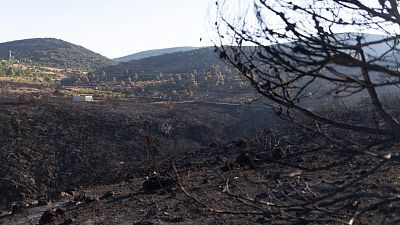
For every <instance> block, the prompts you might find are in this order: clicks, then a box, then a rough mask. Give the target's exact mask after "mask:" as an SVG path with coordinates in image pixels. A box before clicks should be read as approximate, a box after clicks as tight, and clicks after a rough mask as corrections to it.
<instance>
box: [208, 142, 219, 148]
mask: <svg viewBox="0 0 400 225" xmlns="http://www.w3.org/2000/svg"><path fill="white" fill-rule="evenodd" d="M208 147H209V148H216V147H218V145H217V144H216V143H211V144H210V145H208Z"/></svg>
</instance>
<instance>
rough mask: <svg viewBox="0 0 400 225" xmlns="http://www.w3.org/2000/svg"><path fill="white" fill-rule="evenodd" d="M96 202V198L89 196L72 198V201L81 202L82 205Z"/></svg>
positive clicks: (83, 195)
mask: <svg viewBox="0 0 400 225" xmlns="http://www.w3.org/2000/svg"><path fill="white" fill-rule="evenodd" d="M96 200H97V199H96V198H94V197H92V196H89V195H85V194H82V195H78V196H76V197H75V198H74V201H77V202H82V203H91V202H94V201H96Z"/></svg>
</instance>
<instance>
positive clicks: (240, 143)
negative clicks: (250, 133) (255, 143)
mask: <svg viewBox="0 0 400 225" xmlns="http://www.w3.org/2000/svg"><path fill="white" fill-rule="evenodd" d="M234 144H235V146H236V147H238V148H246V147H247V142H246V141H245V140H243V139H241V140H238V141H234Z"/></svg>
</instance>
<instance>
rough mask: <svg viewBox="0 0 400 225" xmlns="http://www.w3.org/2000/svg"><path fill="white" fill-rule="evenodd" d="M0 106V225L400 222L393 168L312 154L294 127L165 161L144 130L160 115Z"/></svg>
mask: <svg viewBox="0 0 400 225" xmlns="http://www.w3.org/2000/svg"><path fill="white" fill-rule="evenodd" d="M2 106H3V107H2V109H1V112H0V115H1V117H2V127H1V129H0V131H1V133H0V134H1V138H2V142H1V143H2V144H1V145H0V147H1V153H0V154H1V155H0V160H1V164H0V167H1V170H0V173H1V174H0V175H1V176H0V178H1V180H0V181H1V183H0V193H1V198H2V204H1V206H2V207H1V210H0V223H1V224H146V225H150V224H396V223H398V222H399V221H400V220H399V217H398V215H399V213H400V207H399V206H400V204H399V202H400V199H399V197H398V195H399V194H400V182H399V175H398V174H399V173H398V172H399V168H398V163H397V161H396V160H391V159H382V158H377V157H371V156H367V155H365V154H355V153H354V152H350V153H349V152H344V151H341V150H340V147H338V146H335V145H324V147H321V146H320V145H318V144H317V143H318V142H312V141H310V140H311V139H308V138H307V137H306V136H303V135H301V134H300V133H298V132H296V131H294V130H283V131H281V132H278V133H271V132H267V133H264V134H261V135H260V136H258V137H254V136H253V138H251V139H238V140H237V141H234V142H227V143H226V144H222V143H217V144H211V145H210V146H209V147H201V148H200V147H197V148H196V147H195V145H191V146H192V149H191V150H190V151H187V150H182V151H179V152H177V153H174V154H165V152H163V150H162V147H163V142H165V143H167V142H168V139H167V138H166V137H165V139H163V137H158V140H156V138H153V137H154V136H155V135H154V134H153V135H151V134H152V133H151V132H158V131H157V130H156V129H154V130H151V129H149V130H150V131H148V132H147V131H146V130H145V129H147V128H146V126H145V124H149V120H147V119H148V118H157V119H159V120H160V121H164V120H165V119H166V118H167V117H163V115H169V114H165V112H164V111H162V110H157V111H149V110H148V108H145V107H146V106H145V105H140V104H138V105H136V106H137V107H136V108H137V111H136V113H132V112H130V113H127V112H128V111H127V110H126V109H124V108H119V109H118V107H117V108H113V107H110V108H109V109H107V110H103V109H104V107H98V106H93V105H86V106H82V105H79V106H77V105H73V104H71V105H69V104H68V105H67V106H65V105H64V104H62V105H60V104H54V103H51V104H49V103H43V104H35V105H26V104H19V103H16V102H13V101H9V102H3V105H2ZM139 106H141V107H143V108H141V107H139ZM65 107H67V108H68V110H65V109H66V108H65ZM119 107H123V106H119ZM163 107H165V106H163ZM94 109H95V110H94ZM164 109H165V108H164ZM166 109H168V108H166ZM94 111H95V112H96V113H95V114H94V113H93V112H94ZM78 118H79V119H78ZM110 118H112V119H110ZM133 118H135V119H133ZM139 118H140V119H139ZM168 118H169V117H168ZM197 118H199V117H197ZM232 118H233V117H232ZM138 121H142V122H138ZM152 121H154V120H152ZM141 123H143V124H141ZM150 124H151V123H150ZM114 126H118V127H119V128H121V129H115V128H114ZM154 127H159V126H154ZM77 128H81V129H82V130H79V129H77ZM140 128H141V129H143V131H142V132H143V133H142V134H141V135H138V134H139V133H140ZM206 128H207V127H205V128H202V129H206ZM160 129H161V128H160ZM200 130H201V129H200ZM83 134H86V135H83ZM78 137H79V138H78ZM133 137H136V139H135V138H133ZM317 139H318V137H317ZM114 140H118V141H117V142H116V141H114ZM187 140H188V141H186V145H188V144H189V143H190V142H195V141H198V140H194V139H192V141H190V139H187ZM314 140H315V137H314ZM198 142H199V141H198ZM139 143H140V144H139ZM199 143H200V142H199ZM173 145H174V144H173V142H172V143H171V146H173ZM397 148H398V146H396V145H394V146H385V147H384V148H383V149H380V152H395V151H397ZM146 149H147V150H148V151H147V150H146ZM175 150H176V149H175Z"/></svg>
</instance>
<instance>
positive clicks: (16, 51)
mask: <svg viewBox="0 0 400 225" xmlns="http://www.w3.org/2000/svg"><path fill="white" fill-rule="evenodd" d="M9 51H12V55H13V57H14V58H15V59H16V60H20V61H23V62H28V63H37V64H40V65H44V66H51V67H61V68H80V69H86V70H93V69H97V68H101V67H105V66H109V65H113V64H115V62H114V61H113V60H111V59H108V58H106V57H104V56H102V55H100V54H98V53H95V52H92V51H90V50H89V49H86V48H84V47H82V46H78V45H75V44H72V43H69V42H66V41H63V40H59V39H54V38H34V39H25V40H18V41H11V42H5V43H0V59H8V58H9Z"/></svg>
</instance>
